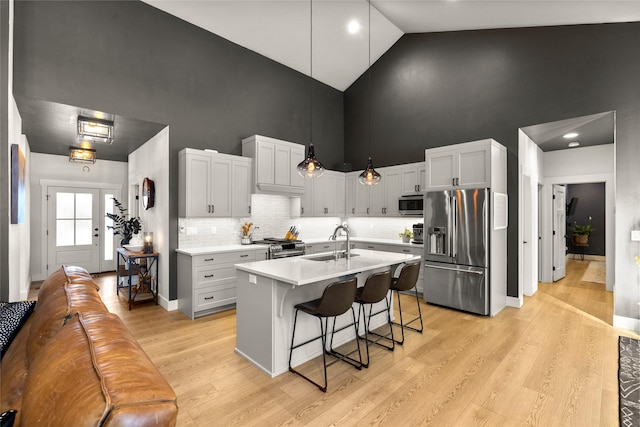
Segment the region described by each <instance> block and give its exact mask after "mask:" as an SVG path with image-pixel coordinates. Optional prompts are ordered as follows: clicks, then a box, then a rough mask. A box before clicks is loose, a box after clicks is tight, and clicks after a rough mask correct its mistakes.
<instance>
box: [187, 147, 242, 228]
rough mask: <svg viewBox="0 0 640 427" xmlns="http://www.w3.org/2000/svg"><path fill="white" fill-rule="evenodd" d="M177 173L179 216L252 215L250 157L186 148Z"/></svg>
mask: <svg viewBox="0 0 640 427" xmlns="http://www.w3.org/2000/svg"><path fill="white" fill-rule="evenodd" d="M178 176H179V184H178V187H179V189H178V211H179V216H180V217H183V218H198V217H231V216H240V217H242V216H244V217H246V216H249V215H251V207H250V205H251V192H250V183H251V159H248V158H243V157H240V156H232V155H229V154H220V153H211V152H207V151H202V150H195V149H191V148H185V149H183V150H181V151H180V153H179V166H178Z"/></svg>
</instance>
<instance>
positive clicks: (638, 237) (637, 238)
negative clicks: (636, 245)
mask: <svg viewBox="0 0 640 427" xmlns="http://www.w3.org/2000/svg"><path fill="white" fill-rule="evenodd" d="M631 240H632V241H634V242H640V230H631Z"/></svg>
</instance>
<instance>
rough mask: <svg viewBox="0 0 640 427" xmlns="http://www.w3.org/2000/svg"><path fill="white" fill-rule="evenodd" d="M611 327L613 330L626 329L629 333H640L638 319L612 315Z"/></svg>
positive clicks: (639, 321) (639, 320)
mask: <svg viewBox="0 0 640 427" xmlns="http://www.w3.org/2000/svg"><path fill="white" fill-rule="evenodd" d="M613 326H614V327H615V328H620V329H627V330H629V331H633V332H636V333H640V319H634V318H632V317H624V316H616V315H614V316H613Z"/></svg>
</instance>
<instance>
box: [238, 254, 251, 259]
mask: <svg viewBox="0 0 640 427" xmlns="http://www.w3.org/2000/svg"><path fill="white" fill-rule="evenodd" d="M248 256H249V255H248V254H244V255H240V258H246V257H248Z"/></svg>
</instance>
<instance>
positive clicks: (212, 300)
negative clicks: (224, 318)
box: [194, 282, 236, 311]
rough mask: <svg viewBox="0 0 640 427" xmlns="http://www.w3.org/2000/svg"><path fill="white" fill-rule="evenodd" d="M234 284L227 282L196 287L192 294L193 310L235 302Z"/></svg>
mask: <svg viewBox="0 0 640 427" xmlns="http://www.w3.org/2000/svg"><path fill="white" fill-rule="evenodd" d="M235 302H236V284H235V282H233V283H227V284H224V285H219V286H209V287H206V288H202V289H197V290H196V291H195V295H194V306H195V307H194V311H202V310H208V309H211V308H215V307H220V306H223V305H229V304H235Z"/></svg>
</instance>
